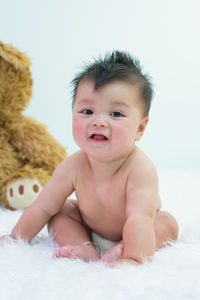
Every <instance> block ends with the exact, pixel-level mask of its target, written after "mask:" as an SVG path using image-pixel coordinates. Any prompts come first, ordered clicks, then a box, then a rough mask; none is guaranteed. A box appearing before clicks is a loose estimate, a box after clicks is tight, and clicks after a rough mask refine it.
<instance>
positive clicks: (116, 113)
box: [110, 111, 123, 117]
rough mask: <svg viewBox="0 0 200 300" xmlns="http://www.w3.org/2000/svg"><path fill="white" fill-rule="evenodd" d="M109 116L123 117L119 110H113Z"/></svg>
mask: <svg viewBox="0 0 200 300" xmlns="http://www.w3.org/2000/svg"><path fill="white" fill-rule="evenodd" d="M110 115H111V117H123V115H122V114H121V113H120V112H119V111H113V112H112V113H111V114H110Z"/></svg>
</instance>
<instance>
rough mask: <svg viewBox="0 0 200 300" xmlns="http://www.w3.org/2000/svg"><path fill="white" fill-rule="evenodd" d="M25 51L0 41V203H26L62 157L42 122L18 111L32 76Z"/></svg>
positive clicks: (24, 102) (26, 97) (21, 205)
mask: <svg viewBox="0 0 200 300" xmlns="http://www.w3.org/2000/svg"><path fill="white" fill-rule="evenodd" d="M29 67H30V61H29V58H28V57H27V56H26V54H24V53H22V52H20V51H18V50H17V49H15V48H14V47H12V46H9V45H6V44H4V43H2V42H0V204H4V206H5V207H6V208H9V209H23V208H26V207H28V206H29V205H30V204H31V203H32V202H33V201H34V200H35V199H36V198H37V196H38V194H39V193H40V191H41V189H42V187H43V186H44V185H45V184H46V183H47V181H48V180H49V178H50V176H51V174H52V172H53V170H54V169H55V167H56V166H57V165H58V164H59V163H60V162H61V161H62V160H63V159H64V158H65V157H66V151H65V149H64V148H63V147H62V146H61V145H60V144H59V143H58V142H57V141H56V140H55V139H54V138H53V137H52V136H51V135H50V134H49V133H48V132H47V130H46V128H45V126H44V125H43V124H41V123H38V122H36V121H35V120H34V119H32V118H30V117H26V116H24V115H23V114H22V113H21V112H22V111H23V109H24V108H25V107H26V105H27V103H28V102H29V100H30V97H31V94H32V91H31V88H32V79H31V73H30V69H29Z"/></svg>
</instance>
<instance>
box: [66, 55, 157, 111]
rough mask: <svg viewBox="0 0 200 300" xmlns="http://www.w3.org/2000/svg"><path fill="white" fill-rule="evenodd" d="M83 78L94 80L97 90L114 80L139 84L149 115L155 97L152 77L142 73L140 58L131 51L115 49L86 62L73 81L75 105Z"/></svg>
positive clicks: (145, 109)
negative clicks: (132, 54)
mask: <svg viewBox="0 0 200 300" xmlns="http://www.w3.org/2000/svg"><path fill="white" fill-rule="evenodd" d="M83 80H84V81H87V80H88V81H92V82H94V89H95V90H98V89H99V88H100V87H102V86H104V85H106V84H108V83H111V82H114V81H124V82H127V83H130V84H132V85H135V86H138V88H139V90H140V93H141V100H142V101H143V106H144V116H148V114H149V109H150V106H151V101H152V98H153V88H152V82H151V78H150V77H149V75H148V74H143V73H142V70H141V66H140V62H139V60H137V59H135V58H133V57H131V55H130V54H129V53H127V52H122V51H113V52H112V53H107V54H106V55H105V56H104V57H103V58H101V57H100V58H99V59H95V60H94V62H92V63H89V64H86V65H85V66H84V67H83V70H82V71H81V72H80V73H78V74H77V75H76V76H75V78H74V79H73V80H72V82H71V84H72V87H73V105H74V99H75V96H76V92H77V88H78V86H79V84H80V82H81V81H83Z"/></svg>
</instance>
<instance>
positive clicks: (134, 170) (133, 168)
mask: <svg viewBox="0 0 200 300" xmlns="http://www.w3.org/2000/svg"><path fill="white" fill-rule="evenodd" d="M129 173H130V176H131V175H132V176H134V178H138V179H142V180H143V181H144V180H145V179H146V180H149V179H150V178H154V179H156V178H157V170H156V167H155V165H154V163H153V162H152V160H151V159H150V158H149V157H148V156H147V155H146V154H145V153H144V152H143V151H142V150H141V149H140V148H138V147H136V149H135V151H134V153H133V155H132V157H131V161H130V165H129Z"/></svg>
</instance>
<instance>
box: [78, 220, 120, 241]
mask: <svg viewBox="0 0 200 300" xmlns="http://www.w3.org/2000/svg"><path fill="white" fill-rule="evenodd" d="M82 218H83V220H84V222H85V224H86V225H87V226H88V227H89V229H90V230H91V231H92V232H94V233H96V234H98V235H99V236H101V237H102V238H104V239H107V240H111V241H119V240H121V239H122V231H123V225H124V222H123V221H122V220H118V221H116V220H115V219H112V218H109V220H108V219H107V218H101V220H100V219H99V218H98V217H97V218H96V220H95V219H94V220H92V219H91V218H85V217H84V216H82Z"/></svg>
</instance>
